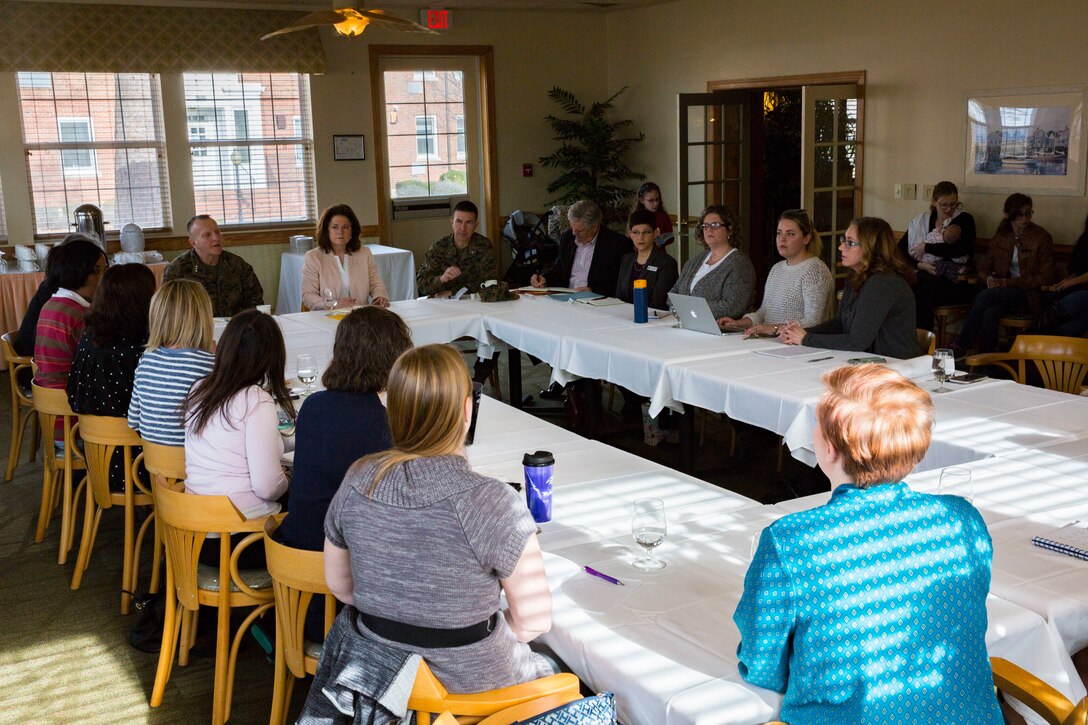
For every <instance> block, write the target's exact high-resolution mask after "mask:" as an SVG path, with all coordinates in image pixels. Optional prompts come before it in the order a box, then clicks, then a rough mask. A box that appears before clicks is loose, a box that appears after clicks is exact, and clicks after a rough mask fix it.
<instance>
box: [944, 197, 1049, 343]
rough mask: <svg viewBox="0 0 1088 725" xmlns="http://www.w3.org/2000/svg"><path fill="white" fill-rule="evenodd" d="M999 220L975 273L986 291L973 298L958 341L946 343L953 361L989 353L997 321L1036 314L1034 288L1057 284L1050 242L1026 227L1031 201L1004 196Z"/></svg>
mask: <svg viewBox="0 0 1088 725" xmlns="http://www.w3.org/2000/svg"><path fill="white" fill-rule="evenodd" d="M1004 215H1005V218H1004V219H1002V220H1001V223H1000V224H998V225H997V232H996V233H995V234H994V238H993V239H991V240H990V248H989V251H988V253H987V255H986V256H985V257H984V258H983V259H981V260H979V264H978V274H979V277H983V278H985V279H986V289H984V290H982V291H981V292H979V294H978V297H976V298H975V303H974V304H973V305H972V306H971V311H970V312H968V313H967V319H965V320H964V321H963V328H962V329H961V330H960V334H959V337H957V338H956V341H955V342H954V343H952V349H953V350H954V351H955V355H956V357H957V358H958V357H962V356H963V355H965V354H966V353H967V351H968V350H971V349H972V348H976V349H977V350H978V351H979V352H993V351H995V350H996V349H997V336H998V332H999V329H998V328H999V327H1000V324H1001V318H1002V317H1004V316H1005V315H1009V314H1013V313H1016V312H1024V311H1027V310H1028V309H1031V310H1036V309H1038V307H1039V301H1040V300H1039V293H1040V288H1041V287H1043V286H1045V285H1048V284H1053V283H1054V282H1055V281H1056V280H1057V279H1058V269H1057V266H1056V265H1055V263H1054V239H1053V238H1052V237H1051V236H1050V232H1048V231H1047V230H1045V229H1043V228H1042V227H1040V226H1038V225H1036V224H1035V223H1034V222H1032V217H1033V216H1034V215H1035V211H1034V209H1032V201H1031V197H1030V196H1028V195H1027V194H1020V193H1016V194H1011V195H1009V197H1008V198H1007V199H1005V207H1004Z"/></svg>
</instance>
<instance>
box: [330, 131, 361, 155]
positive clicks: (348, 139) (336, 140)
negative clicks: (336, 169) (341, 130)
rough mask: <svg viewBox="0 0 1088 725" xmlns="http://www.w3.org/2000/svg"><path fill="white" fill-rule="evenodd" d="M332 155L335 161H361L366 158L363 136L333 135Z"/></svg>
mask: <svg viewBox="0 0 1088 725" xmlns="http://www.w3.org/2000/svg"><path fill="white" fill-rule="evenodd" d="M332 157H333V159H335V160H336V161H363V160H364V159H366V147H365V145H364V144H363V137H362V136H361V135H359V136H354V135H351V136H333V137H332Z"/></svg>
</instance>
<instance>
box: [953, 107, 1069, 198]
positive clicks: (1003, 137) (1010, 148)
mask: <svg viewBox="0 0 1088 725" xmlns="http://www.w3.org/2000/svg"><path fill="white" fill-rule="evenodd" d="M1084 110H1085V87H1083V86H1075V87H1070V86H1063V87H1050V88H1018V89H1011V90H1004V91H977V92H971V93H968V94H967V106H966V111H967V112H966V115H965V119H966V120H965V129H964V138H965V142H966V153H965V164H964V166H965V169H964V188H965V189H966V190H967V191H981V192H993V193H998V192H1000V193H1011V192H1014V191H1021V192H1024V193H1025V194H1053V195H1059V196H1083V195H1084V172H1085V149H1086V146H1085V138H1084V130H1085V129H1084Z"/></svg>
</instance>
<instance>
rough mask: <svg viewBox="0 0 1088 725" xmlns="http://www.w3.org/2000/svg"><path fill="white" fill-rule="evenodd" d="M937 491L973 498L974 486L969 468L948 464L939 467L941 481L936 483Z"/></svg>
mask: <svg viewBox="0 0 1088 725" xmlns="http://www.w3.org/2000/svg"><path fill="white" fill-rule="evenodd" d="M937 493H944V494H948V495H950V496H960V497H962V498H965V499H967V500H968V501H974V500H975V486H974V484H973V483H972V482H971V469H970V468H962V467H959V466H949V467H948V468H942V469H941V481H940V483H938V484H937Z"/></svg>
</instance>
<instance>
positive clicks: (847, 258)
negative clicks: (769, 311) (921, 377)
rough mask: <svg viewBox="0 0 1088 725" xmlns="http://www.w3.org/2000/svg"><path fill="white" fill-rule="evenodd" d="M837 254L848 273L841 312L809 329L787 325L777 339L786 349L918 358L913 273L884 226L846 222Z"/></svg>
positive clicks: (873, 221)
mask: <svg viewBox="0 0 1088 725" xmlns="http://www.w3.org/2000/svg"><path fill="white" fill-rule="evenodd" d="M839 254H841V255H842V265H843V266H844V267H846V268H847V269H848V270H850V277H849V278H848V279H847V282H846V287H845V288H844V289H843V293H842V304H840V305H839V314H838V315H837V316H836V317H834V318H832V319H830V320H828V321H827V322H824V323H821V324H819V325H814V326H812V327H808V328H804V327H801V326H800V325H799V324H797V323H796V322H790V323H789V324H787V325H786V326H785V327H782V328H780V329H779V331H778V339H780V340H781V341H782V342H785V343H786V344H788V345H809V346H810V347H821V348H825V349H828V350H850V351H854V352H870V353H874V354H876V355H887V356H889V357H897V358H912V357H917V356H918V355H920V354H921V350H920V349H919V348H918V335H917V332H916V330H915V325H914V293H913V292H911V290H910V281H911V280H912V279H913V277H914V274H913V272H914V270H912V269H911V268H910V267H908V266H907V263H906V262H904V261H903V259H902V257H901V256H900V255H899V251H898V250H897V249H896V246H895V235H894V234H893V233H892V228H891V227H890V226H888V222H886V221H884V220H883V219H878V218H876V217H861V218H860V219H855V220H854V221H852V222H850V226H849V227H848V228H847V229H846V234H844V235H843V238H842V243H841V244H839Z"/></svg>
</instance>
